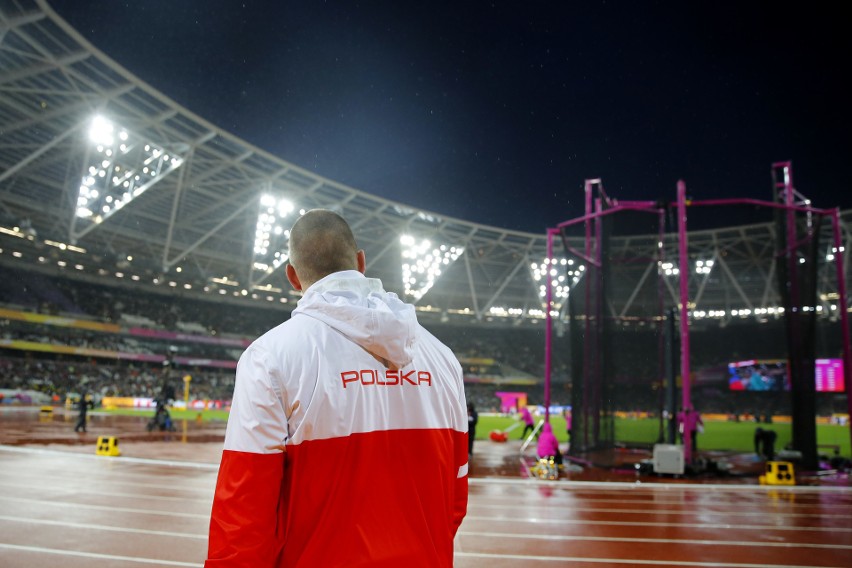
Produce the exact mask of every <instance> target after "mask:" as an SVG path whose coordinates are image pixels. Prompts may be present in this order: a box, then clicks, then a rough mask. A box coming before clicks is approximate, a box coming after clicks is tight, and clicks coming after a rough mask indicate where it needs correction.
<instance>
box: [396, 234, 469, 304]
mask: <svg viewBox="0 0 852 568" xmlns="http://www.w3.org/2000/svg"><path fill="white" fill-rule="evenodd" d="M399 243H400V245H402V285H403V287H404V288H405V295H406V296H410V297H411V298H413V299H414V301H415V302H416V301H418V300H420V298H422V297H423V296H424V295H425V294H426V292H428V291H429V289H430V288H432V286H433V285H434V284H435V281H437V280H438V278H439V277H440V276H441V274H442V273H443V272H444V271H445V270H446V269H447V268H448V267H449V265H450V264H452V263H453V262H455V260H456V259H457V258H458V257H460V256H461V255H462V253H463V252H464V247H456V246H452V245H449V244H446V243H443V244H435V243H432V241H430V240H429V239H420V240H418V239H417V238H415V237H413V236H412V235H402V236H401V237H400V238H399Z"/></svg>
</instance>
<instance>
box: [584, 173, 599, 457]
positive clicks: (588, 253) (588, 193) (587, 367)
mask: <svg viewBox="0 0 852 568" xmlns="http://www.w3.org/2000/svg"><path fill="white" fill-rule="evenodd" d="M595 183H600V180H590V179H587V180H586V185H585V188H584V189H585V198H586V199H585V205H586V226H585V229H586V249H585V251H584V252H585V257H586V258H592V218H591V215H592V213H593V212H594V211H593V210H592V194H593V193H594V191H593V187H594V184H595ZM595 266H597V265H595ZM590 273H591V271H590ZM587 277H588V275H587ZM585 289H586V298H585V301H586V321H585V337H586V340H585V341H584V342H583V374H584V377H583V411H582V415H581V417H580V418H581V420H582V421H583V422H582V423H583V428H582V430H581V431H582V432H583V442H582V443H583V447H585V448H588V447H589V418H590V417H591V412H589V375H590V371H591V357H590V351H589V339H588V338H589V337H590V335H591V319H590V318H589V304H590V303H591V289H592V283H591V282H586V286H585Z"/></svg>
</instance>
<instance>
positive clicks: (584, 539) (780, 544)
mask: <svg viewBox="0 0 852 568" xmlns="http://www.w3.org/2000/svg"><path fill="white" fill-rule="evenodd" d="M458 534H460V535H462V536H479V537H485V538H501V539H502V538H517V539H536V540H561V541H580V542H589V541H595V542H630V543H649V544H651V543H654V544H699V545H703V544H706V545H711V546H752V547H757V548H766V547H776V548H828V549H831V550H852V545H846V544H812V543H802V542H767V541H744V540H709V539H694V538H634V537H616V536H582V535H548V534H522V533H521V534H519V533H501V532H488V531H466V530H460V531H459V532H458Z"/></svg>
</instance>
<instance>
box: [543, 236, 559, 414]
mask: <svg viewBox="0 0 852 568" xmlns="http://www.w3.org/2000/svg"><path fill="white" fill-rule="evenodd" d="M555 233H556V231H555V230H554V229H548V230H547V272H546V273H545V277H544V280H545V282H544V289H545V299H544V311H545V316H544V321H545V322H546V324H545V328H544V420H545V422H548V423H549V422H550V358H551V356H552V355H553V329H552V328H553V317H552V316H551V315H550V312H551V308H552V304H553V283H552V277H551V276H550V266H551V265H552V264H553V236H554V234H555Z"/></svg>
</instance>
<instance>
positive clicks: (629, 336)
mask: <svg viewBox="0 0 852 568" xmlns="http://www.w3.org/2000/svg"><path fill="white" fill-rule="evenodd" d="M3 270H4V272H5V273H7V274H5V275H6V277H7V280H6V281H7V282H16V285H14V286H9V285H6V286H3V287H0V307H2V308H5V309H10V310H18V311H23V312H28V313H41V314H54V315H62V316H66V317H70V318H79V319H84V320H91V321H94V322H102V323H111V324H116V325H118V326H120V328H121V330H122V331H121V332H119V333H114V332H104V331H92V330H89V329H80V328H74V327H67V326H64V327H63V326H58V325H49V324H48V323H33V322H30V321H20V320H16V319H14V318H10V319H3V318H0V339H2V340H4V341H5V342H6V343H7V344H8V342H11V341H27V342H33V343H41V344H48V345H66V346H71V347H84V348H89V349H98V350H105V351H111V352H123V353H140V354H148V355H160V356H166V357H187V358H196V359H211V360H217V361H230V362H231V364H232V363H233V362H234V361H236V360H237V359H238V358H239V355H240V354H241V352H242V348H241V347H239V346H237V347H234V346H229V345H215V344H210V343H205V342H202V341H193V340H192V335H195V336H197V337H235V338H243V339H244V340H252V339H254V338H255V337H257V336H259V335H260V334H262V333H264V332H265V331H266V330H268V329H270V328H272V327H274V326H275V325H277V324H279V323H281V322H282V321H284V320H285V319H287V318H288V317H289V312H288V310H287V307H288V306H284V305H276V306H275V307H274V309H270V306H269V305H265V304H261V303H256V304H257V305H248V304H246V305H239V306H237V305H235V304H233V303H227V302H224V301H223V300H222V299H220V298H216V297H211V299H210V301H203V300H202V299H199V298H200V296H199V297H188V296H185V295H183V294H181V293H180V292H179V291H177V290H174V289H172V290H168V291H167V293H165V294H160V293H155V292H150V291H142V290H141V289H133V288H130V287H128V288H124V287H120V286H119V287H108V286H106V285H103V284H93V283H90V282H78V281H75V280H71V279H67V278H57V277H49V276H46V275H42V274H38V273H34V272H26V271H21V270H13V269H9V268H7V267H5V266H4V267H3ZM289 307H290V308H292V307H294V306H293V305H291V306H289ZM137 326H139V327H150V328H152V329H157V330H163V331H173V332H178V331H181V332H184V333H185V335H183V336H182V337H181V338H180V339H179V340H165V339H157V338H147V337H139V336H137V335H130V334H129V333H128V332H127V329H128V328H130V327H137ZM426 327H427V328H428V329H429V330H430V331H431V332H432V333H434V334H435V335H436V336H437V337H438V338H439V339H440V340H442V341H443V342H444V343H446V344H447V345H448V346H450V347H451V348H452V349H453V351H454V352H455V353H456V355H457V356H458V357H459V359H460V360H462V361H463V362H464V361H477V360H479V361H481V360H492V361H493V362H494V363H493V364H490V363H489V364H477V365H478V370H479V371H482V370H483V369H485V368H486V367H487V373H484V374H485V375H487V376H486V377H485V378H483V377H481V376H478V377H474V375H475V374H476V373H474V368H475V367H477V365H470V366H466V367H465V368H466V369H467V370H468V371H470V373H471V374H470V377H469V378H471V379H472V380H471V381H470V382H469V383H468V384H467V385H466V389H467V395H468V398H469V399H470V400H471V401H472V402H473V403H474V404H475V406H476V407H477V409H478V410H479V411H486V412H487V411H489V410H496V409H498V407H499V399H498V398H497V397H496V395H495V394H494V393H496V392H498V391H521V392H526V393H527V394H528V400H529V402H530V403H531V404H541V403H543V388H542V385H541V380H542V379H543V376H544V329H543V325H542V326H541V327H529V326H507V325H492V324H491V323H490V322H487V321H476V320H473V319H471V320H470V322H469V323H467V324H464V325H462V324H459V323H432V322H429V323H427V324H426ZM826 337H829V341H830V336H828V335H826ZM610 340H611V343H612V345H615V346H616V347H615V348H611V349H610V352H609V353H608V355H607V358H606V363H605V364H606V366H607V373H608V377H609V378H608V383H607V385H606V386H605V389H604V396H605V397H606V398H607V402H608V407H609V409H610V410H613V411H615V410H625V411H634V410H644V411H651V412H658V411H661V410H662V408H663V403H664V390H663V382H662V378H663V372H662V369H661V366H662V365H661V360H662V355H661V353H662V349H663V346H662V344H661V342H660V334H659V330H658V329H656V328H654V327H652V326H648V327H645V328H638V327H634V328H630V329H627V328H624V329H616V330H615V332H614V337H612V338H610ZM820 340H821V341H823V342H825V338H821V339H820ZM779 345H784V330H783V321H782V320H777V321H775V322H769V323H768V324H757V325H755V324H753V323H752V324H751V325H750V326H749V325H745V324H741V325H739V327H737V326H736V324H735V325H732V326H729V327H727V328H714V327H708V328H707V329H704V330H701V331H699V332H696V333H694V334H693V340H692V344H691V346H692V354H693V356H692V358H691V361H692V367H693V369H699V370H700V369H702V368H710V369H711V370H712V372H706V373H704V374H701V372H699V373H698V376H699V380H698V381H697V382H696V383H694V384H695V387H696V389H695V393H696V396H695V397H694V401H695V404H696V407H697V409H698V410H699V411H701V412H705V413H706V412H713V413H716V412H721V413H731V414H737V413H743V412H748V413H751V414H765V413H774V412H782V413H783V412H785V411H788V406H789V397H786V398H785V397H784V393H774V394H773V395H769V394H767V393H730V392H728V391H727V388H726V387H725V381H724V369H725V365H726V364H727V363H728V362H730V361H734V360H737V359H738V358H770V357H778V356H779V354H778V352H777V350H778V346H779ZM570 368H571V358H570V346H569V341H568V338H567V334H566V336H565V337H563V336H559V335H557V334H554V340H553V359H552V375H551V378H552V381H553V388H552V389H551V403H552V404H557V405H559V404H570V403H571V383H570V380H569V370H570ZM187 373H188V374H190V375H192V376H193V382H192V389H193V397H195V396H201V395H204V396H205V397H209V398H217V399H228V398H230V395H231V389H232V386H233V370H229V369H221V370H219V369H216V368H205V367H203V366H194V367H180V366H176V365H175V364H174V361H172V362H171V366H168V365H166V366H164V365H163V364H162V363H140V362H132V363H131V362H128V361H122V360H117V359H116V358H111V359H110V358H98V359H93V358H92V357H91V356H85V357H80V356H76V357H75V356H72V355H67V354H66V355H57V354H51V353H45V352H41V351H37V350H36V351H26V350H23V351H22V350H17V349H2V350H0V388H23V387H25V386H27V385H29V386H31V387H33V388H34V389H35V390H41V391H42V392H48V393H50V394H59V395H62V394H64V393H65V392H70V391H74V390H78V389H79V388H80V386H81V385H86V386H87V389H88V390H90V391H92V392H96V393H98V394H100V395H101V396H107V395H120V396H141V397H154V396H157V393H158V389H160V388H162V386H163V383H164V382H169V381H171V382H173V383H175V386H176V387H180V386H181V385H179V384H177V383H180V377H181V376H182V375H183V374H187ZM717 374H718V375H719V377H718V379H721V380H716V378H714V377H716V375H717ZM518 377H522V378H525V379H527V380H525V381H514V382H513V380H514V379H517V378H518ZM708 377H710V378H709V379H708ZM530 378H532V379H533V380H534V381H537V384H529V383H530V380H529V379H530ZM474 379H475V380H479V381H480V382H474ZM823 398H825V399H826V400H822V399H821V401H820V404H821V405H822V406H826V405H828V406H829V407H830V406H831V404H832V403H831V401H830V400H828V398H827V397H823Z"/></svg>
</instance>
